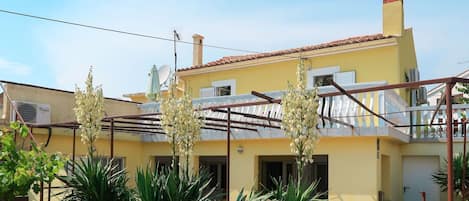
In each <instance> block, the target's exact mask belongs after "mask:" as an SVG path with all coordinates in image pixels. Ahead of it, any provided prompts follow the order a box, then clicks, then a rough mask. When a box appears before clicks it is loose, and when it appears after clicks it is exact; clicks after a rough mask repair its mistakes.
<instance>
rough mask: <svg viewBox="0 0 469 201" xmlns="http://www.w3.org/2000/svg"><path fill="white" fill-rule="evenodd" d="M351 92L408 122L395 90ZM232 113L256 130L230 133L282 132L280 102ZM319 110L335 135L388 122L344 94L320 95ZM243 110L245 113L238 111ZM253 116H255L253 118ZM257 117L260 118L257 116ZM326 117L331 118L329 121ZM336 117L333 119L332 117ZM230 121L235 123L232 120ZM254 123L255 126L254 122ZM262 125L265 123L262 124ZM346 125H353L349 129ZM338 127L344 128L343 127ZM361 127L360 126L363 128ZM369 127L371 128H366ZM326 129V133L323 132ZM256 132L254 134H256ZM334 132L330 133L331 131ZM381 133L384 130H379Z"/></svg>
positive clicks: (199, 103) (238, 99) (226, 100)
mask: <svg viewBox="0 0 469 201" xmlns="http://www.w3.org/2000/svg"><path fill="white" fill-rule="evenodd" d="M385 84H386V83H385V82H373V83H358V84H354V85H348V86H343V88H345V89H346V90H353V89H360V88H366V87H375V86H383V85H385ZM335 91H337V90H336V89H335V88H334V87H333V86H326V87H321V88H320V89H319V93H320V94H321V93H328V92H335ZM283 94H284V91H275V92H267V93H265V95H267V96H269V97H272V98H275V99H277V98H281V97H282V95H283ZM353 96H354V97H355V98H356V99H357V100H359V101H360V102H361V103H362V104H363V105H366V106H367V107H368V108H370V109H371V110H373V111H374V112H375V113H378V114H381V115H382V116H384V117H385V118H386V119H388V120H390V121H392V122H394V123H396V124H399V125H407V124H409V122H410V118H409V113H408V112H405V111H406V109H407V108H408V105H407V103H406V102H405V101H404V100H403V99H402V98H401V96H399V95H398V94H397V92H396V91H395V90H386V91H376V92H365V93H357V94H353ZM262 100H263V99H261V98H259V97H257V96H254V95H251V94H244V95H236V96H223V97H205V98H197V99H194V101H193V104H194V105H195V106H196V107H199V108H205V107H213V106H222V105H229V104H242V103H248V102H253V101H262ZM141 109H142V110H143V111H145V112H146V113H151V112H158V111H159V104H158V103H155V102H153V103H146V104H143V105H141ZM231 111H232V112H233V113H237V114H238V115H232V116H231V120H232V121H238V122H248V125H249V126H248V127H249V128H252V129H255V130H257V132H254V133H253V132H252V131H251V132H249V131H246V130H239V129H232V133H233V134H234V135H238V136H241V138H243V137H242V136H247V137H249V136H264V137H267V138H268V137H273V136H278V137H280V136H284V135H283V134H282V133H281V130H280V120H281V119H282V108H281V105H280V104H276V103H270V104H261V105H250V106H243V107H234V108H232V109H231ZM318 112H319V114H321V115H322V116H324V122H323V121H322V120H323V119H321V120H320V121H319V127H320V128H325V129H328V131H327V132H329V131H330V132H334V133H335V134H337V135H338V136H350V135H353V134H358V135H360V134H361V132H368V133H372V132H373V135H375V134H376V132H377V130H374V128H383V127H388V126H389V124H388V123H386V122H385V121H384V120H382V119H380V118H378V117H376V116H374V115H372V114H370V113H369V112H368V111H366V110H365V109H363V108H362V107H361V106H360V105H359V104H357V103H356V102H354V101H353V100H352V99H350V98H348V97H347V96H345V95H341V96H334V97H325V98H324V99H323V98H320V105H319V109H318ZM239 114H245V115H239ZM203 116H204V117H205V118H206V120H207V121H210V119H218V120H220V119H226V118H227V115H226V113H222V112H216V111H212V110H205V111H204V112H203ZM253 116H256V117H257V118H253ZM259 117H261V118H259ZM328 119H333V120H332V121H330V120H328ZM334 120H337V121H334ZM234 125H237V124H236V123H235V124H234ZM256 125H257V126H256ZM262 125H269V126H270V127H267V128H269V129H266V127H265V126H264V127H263V126H262ZM350 125H352V126H353V127H354V128H360V129H355V130H354V131H352V130H350ZM340 128H346V129H344V130H342V129H340ZM363 128H364V129H363ZM369 128H371V129H369ZM398 130H400V131H401V132H402V133H403V134H408V130H409V129H408V128H398ZM327 132H326V133H327ZM204 133H207V134H209V133H211V136H213V135H212V134H213V133H218V134H220V136H224V135H225V133H224V132H223V131H213V130H203V131H202V135H204ZM256 133H257V134H256ZM335 134H334V135H335ZM383 134H384V133H383Z"/></svg>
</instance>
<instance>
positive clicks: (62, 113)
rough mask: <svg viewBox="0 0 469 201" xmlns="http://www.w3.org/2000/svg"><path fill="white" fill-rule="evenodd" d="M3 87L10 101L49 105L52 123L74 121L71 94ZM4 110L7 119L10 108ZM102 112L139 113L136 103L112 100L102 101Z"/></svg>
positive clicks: (73, 98) (110, 114)
mask: <svg viewBox="0 0 469 201" xmlns="http://www.w3.org/2000/svg"><path fill="white" fill-rule="evenodd" d="M5 86H6V87H5V88H6V90H7V92H8V94H9V96H10V97H11V99H12V100H16V101H27V102H34V103H45V104H50V106H51V122H52V123H57V122H67V121H74V120H75V114H74V112H73V107H74V104H75V96H74V94H73V93H69V92H64V91H55V90H49V89H42V88H38V87H30V86H23V85H16V84H6V85H5ZM7 105H9V103H7ZM5 109H6V118H9V114H10V111H9V109H10V108H9V107H5ZM104 110H105V113H106V115H108V116H112V115H122V114H129V115H130V114H139V113H140V109H139V108H138V107H137V104H136V103H132V102H126V101H118V100H113V99H105V100H104Z"/></svg>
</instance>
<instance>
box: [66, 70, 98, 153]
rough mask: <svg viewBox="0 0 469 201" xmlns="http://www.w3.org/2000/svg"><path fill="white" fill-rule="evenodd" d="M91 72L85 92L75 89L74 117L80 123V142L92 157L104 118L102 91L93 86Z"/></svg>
mask: <svg viewBox="0 0 469 201" xmlns="http://www.w3.org/2000/svg"><path fill="white" fill-rule="evenodd" d="M92 73H93V71H92V69H91V68H90V70H89V73H88V77H87V79H86V82H85V85H86V88H85V90H81V89H80V88H78V87H76V91H75V108H74V109H73V110H74V111H75V116H76V119H77V122H78V123H80V133H81V140H82V142H83V143H85V144H87V145H88V154H89V155H92V154H93V152H94V150H95V147H94V143H95V141H96V139H97V138H98V137H99V134H100V133H101V120H102V119H103V117H104V98H103V90H102V89H101V87H100V86H97V87H94V86H93V74H92Z"/></svg>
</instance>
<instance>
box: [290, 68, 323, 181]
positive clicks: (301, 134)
mask: <svg viewBox="0 0 469 201" xmlns="http://www.w3.org/2000/svg"><path fill="white" fill-rule="evenodd" d="M296 75H297V83H296V87H293V86H292V85H291V84H289V85H288V91H287V92H286V93H285V94H284V95H283V97H282V114H283V116H282V126H281V128H282V130H283V131H284V133H285V135H286V136H287V137H289V138H290V140H291V143H290V147H291V149H292V152H293V153H295V154H296V155H297V165H298V169H297V171H298V181H299V180H301V171H300V170H302V169H303V167H304V166H305V165H306V163H308V162H312V158H313V153H314V148H315V144H316V143H317V142H318V140H319V137H320V136H319V132H318V130H317V128H316V125H317V123H318V118H319V115H318V112H317V111H318V106H319V104H318V101H319V98H318V90H317V88H314V89H313V90H307V89H306V71H305V67H304V61H303V59H300V63H299V64H298V66H297V74H296Z"/></svg>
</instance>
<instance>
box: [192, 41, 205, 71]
mask: <svg viewBox="0 0 469 201" xmlns="http://www.w3.org/2000/svg"><path fill="white" fill-rule="evenodd" d="M192 39H193V43H194V49H193V52H192V65H193V66H197V65H202V58H203V41H204V37H203V36H202V35H199V34H194V35H192Z"/></svg>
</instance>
